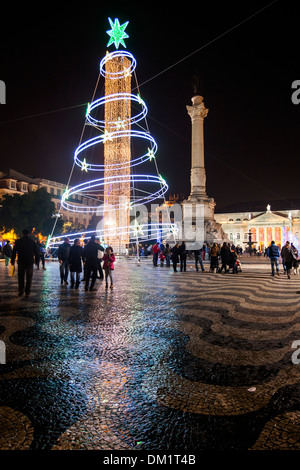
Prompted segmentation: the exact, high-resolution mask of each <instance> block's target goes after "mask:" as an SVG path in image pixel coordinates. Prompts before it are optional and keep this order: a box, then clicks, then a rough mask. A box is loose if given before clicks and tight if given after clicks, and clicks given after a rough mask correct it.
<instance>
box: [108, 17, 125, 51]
mask: <svg viewBox="0 0 300 470" xmlns="http://www.w3.org/2000/svg"><path fill="white" fill-rule="evenodd" d="M108 21H109V23H110V26H111V29H110V30H109V31H106V32H107V34H108V35H109V36H110V40H109V42H108V43H107V47H109V46H110V45H111V44H113V43H114V44H115V47H116V49H119V45H120V44H122V46H123V47H125V48H126V44H125V42H124V39H126V38H129V36H128V34H127V33H125V28H126V26H127V25H128V23H129V21H126V23H124V24H122V25H120V23H119V20H118V18H116V19H115V22H114V23H113V22H112V20H111V19H110V18H108Z"/></svg>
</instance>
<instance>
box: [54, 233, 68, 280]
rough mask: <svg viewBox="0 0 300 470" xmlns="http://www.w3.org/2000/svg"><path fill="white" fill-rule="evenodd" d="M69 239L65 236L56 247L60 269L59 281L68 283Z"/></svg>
mask: <svg viewBox="0 0 300 470" xmlns="http://www.w3.org/2000/svg"><path fill="white" fill-rule="evenodd" d="M70 248H71V245H70V239H69V237H67V238H66V239H65V241H64V243H62V245H60V247H59V248H58V253H57V257H58V260H59V271H60V283H61V284H63V283H65V285H68V284H69V283H68V275H69V254H70Z"/></svg>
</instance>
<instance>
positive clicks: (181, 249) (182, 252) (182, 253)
mask: <svg viewBox="0 0 300 470" xmlns="http://www.w3.org/2000/svg"><path fill="white" fill-rule="evenodd" d="M179 256H180V271H186V246H185V242H184V241H182V242H181V245H180V247H179Z"/></svg>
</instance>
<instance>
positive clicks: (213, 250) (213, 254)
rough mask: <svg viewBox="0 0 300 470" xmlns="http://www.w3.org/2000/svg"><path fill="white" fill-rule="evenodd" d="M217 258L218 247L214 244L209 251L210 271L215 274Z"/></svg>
mask: <svg viewBox="0 0 300 470" xmlns="http://www.w3.org/2000/svg"><path fill="white" fill-rule="evenodd" d="M218 256H219V248H218V245H217V244H216V243H213V245H212V247H211V249H210V270H211V271H212V272H214V273H216V272H217V269H218Z"/></svg>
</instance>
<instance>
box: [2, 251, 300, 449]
mask: <svg viewBox="0 0 300 470" xmlns="http://www.w3.org/2000/svg"><path fill="white" fill-rule="evenodd" d="M46 267H47V270H46V271H37V270H35V271H34V279H33V291H32V294H31V296H30V297H29V298H28V299H25V298H19V297H18V296H17V278H16V277H15V278H9V277H8V273H7V270H6V269H5V267H4V263H0V282H1V296H0V297H1V314H0V340H2V341H4V342H5V345H6V364H2V365H0V371H1V376H0V377H1V380H0V422H1V429H2V430H3V432H1V436H0V449H2V450H4V449H12V450H13V449H52V450H56V449H82V450H84V449H87V450H95V449H107V450H136V449H142V450H162V451H165V450H176V451H184V450H193V451H197V450H204V449H299V448H300V439H299V428H300V426H299V424H300V391H299V381H300V365H295V364H293V363H292V361H291V356H292V352H293V351H292V349H291V345H292V343H293V341H295V340H298V339H300V321H299V300H298V296H297V294H296V292H297V290H299V276H295V277H294V278H292V279H291V280H287V279H285V278H284V276H281V277H280V278H276V279H274V278H271V276H270V273H269V270H268V267H267V268H266V269H265V270H262V269H260V270H255V269H251V270H248V271H247V269H244V270H243V272H242V273H239V274H237V275H231V274H217V275H216V274H213V273H196V272H195V270H194V269H193V267H189V269H188V271H187V272H186V273H180V272H179V273H174V272H173V271H172V270H171V269H169V268H166V267H157V268H154V267H153V266H152V265H151V260H150V259H149V260H143V262H142V263H141V265H140V266H138V265H137V264H136V263H135V262H134V261H131V260H127V261H126V260H120V261H118V262H117V263H116V269H115V287H114V289H113V290H111V289H108V290H105V288H104V285H103V281H100V280H98V281H97V284H96V286H97V289H96V291H94V292H85V290H84V285H83V284H81V285H80V287H79V289H78V290H74V289H71V288H70V287H69V286H61V285H60V280H59V273H58V264H57V263H56V262H48V263H47V265H46Z"/></svg>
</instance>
